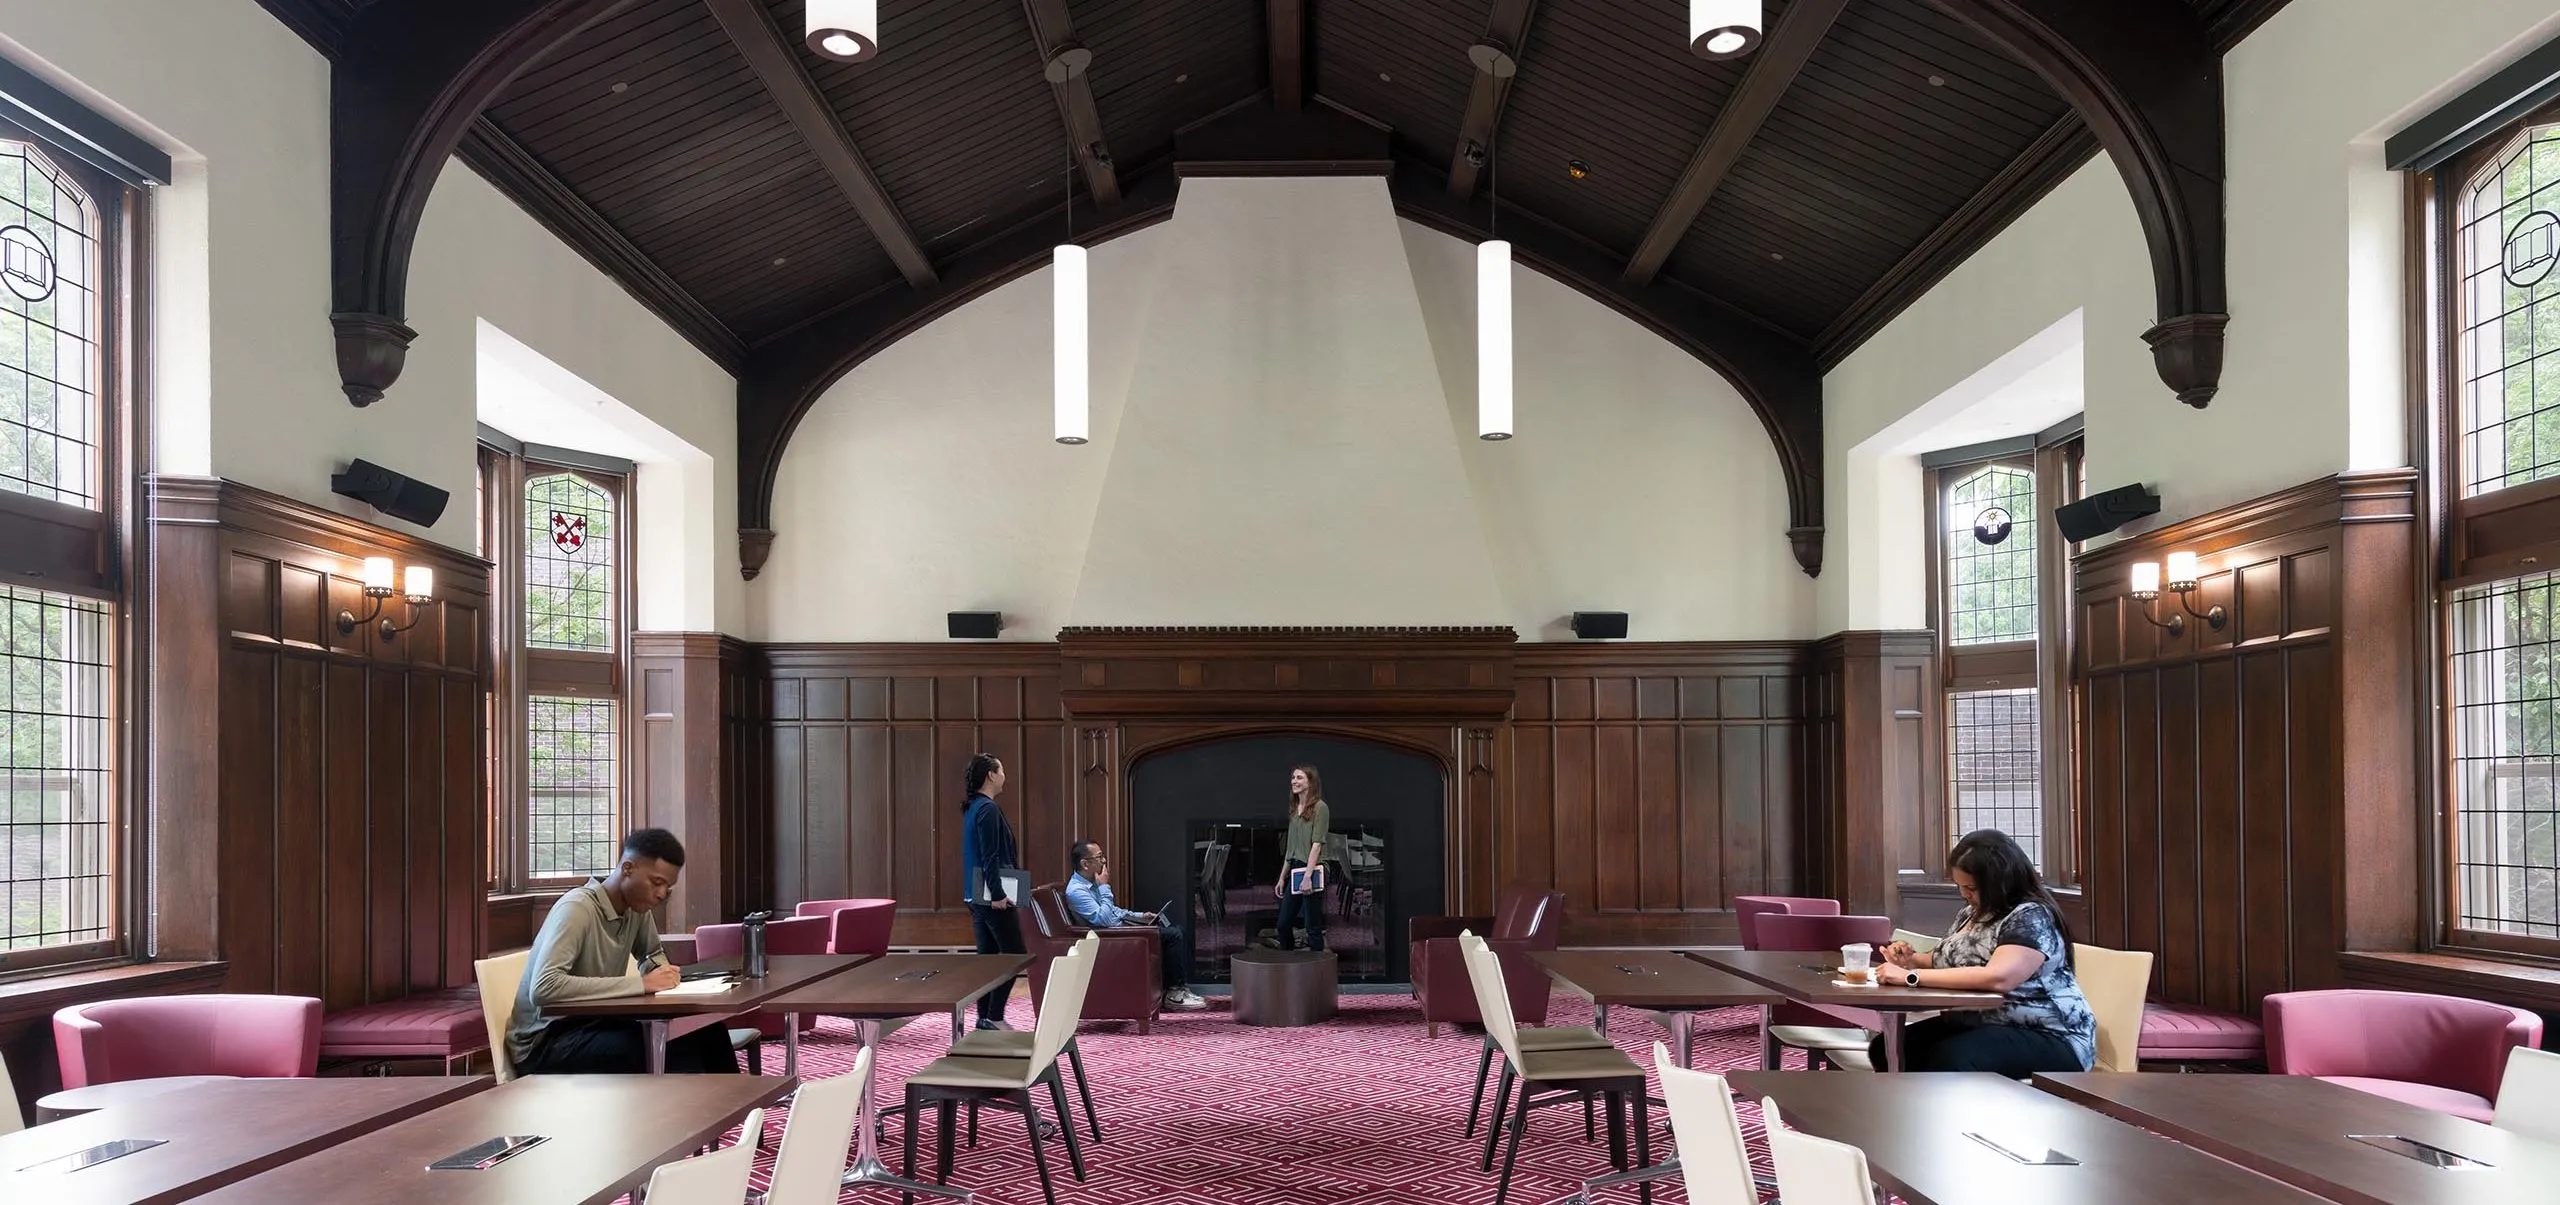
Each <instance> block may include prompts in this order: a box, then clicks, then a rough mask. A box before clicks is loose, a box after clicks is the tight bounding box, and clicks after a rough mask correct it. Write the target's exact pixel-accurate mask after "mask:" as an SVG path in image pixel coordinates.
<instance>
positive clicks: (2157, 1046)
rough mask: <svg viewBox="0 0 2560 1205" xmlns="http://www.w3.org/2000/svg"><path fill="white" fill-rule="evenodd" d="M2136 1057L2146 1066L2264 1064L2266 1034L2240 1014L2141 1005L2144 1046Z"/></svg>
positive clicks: (2169, 1006) (2203, 1009) (2154, 1004)
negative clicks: (2163, 1064) (2147, 1064)
mask: <svg viewBox="0 0 2560 1205" xmlns="http://www.w3.org/2000/svg"><path fill="white" fill-rule="evenodd" d="M2135 1057H2136V1058H2138V1059H2140V1060H2141V1061H2142V1062H2145V1063H2264V1062H2266V1061H2267V1035H2266V1031H2265V1030H2263V1029H2261V1028H2259V1026H2258V1023H2257V1022H2255V1021H2252V1020H2250V1019H2249V1018H2247V1017H2244V1016H2241V1015H2240V1014H2238V1013H2226V1012H2220V1011H2217V1010H2215V1009H2210V1008H2199V1007H2197V1006H2195V1005H2192V1004H2159V1003H2152V1004H2146V1005H2143V1006H2142V1043H2141V1045H2140V1046H2139V1047H2137V1048H2136V1052H2135Z"/></svg>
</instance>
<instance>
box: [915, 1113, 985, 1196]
mask: <svg viewBox="0 0 2560 1205" xmlns="http://www.w3.org/2000/svg"><path fill="white" fill-rule="evenodd" d="M969 1107H970V1108H972V1109H975V1108H976V1107H977V1102H976V1101H971V1102H969ZM957 1108H958V1105H957V1103H956V1102H953V1101H948V1100H946V1101H943V1102H942V1104H941V1106H940V1107H938V1108H936V1109H935V1110H934V1111H933V1113H934V1117H933V1120H934V1125H935V1130H934V1136H933V1142H934V1157H935V1159H936V1164H935V1166H934V1169H933V1182H934V1183H936V1184H949V1183H950V1182H951V1139H952V1137H953V1131H954V1130H957V1129H958V1128H959V1127H958V1126H957V1125H956V1124H955V1123H956V1122H958V1121H959V1120H960V1119H959V1116H958V1114H957ZM907 1124H909V1125H913V1124H915V1123H914V1121H912V1120H910V1121H909V1122H908V1123H907Z"/></svg>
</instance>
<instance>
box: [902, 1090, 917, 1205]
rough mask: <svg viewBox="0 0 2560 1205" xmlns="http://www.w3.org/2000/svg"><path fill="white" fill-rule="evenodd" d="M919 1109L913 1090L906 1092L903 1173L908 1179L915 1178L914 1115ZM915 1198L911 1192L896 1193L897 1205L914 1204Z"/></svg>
mask: <svg viewBox="0 0 2560 1205" xmlns="http://www.w3.org/2000/svg"><path fill="white" fill-rule="evenodd" d="M919 1109H920V1106H919V1105H917V1103H916V1094H915V1093H913V1092H909V1093H907V1113H906V1125H905V1126H904V1127H902V1128H903V1129H905V1130H906V1131H907V1170H906V1172H905V1173H904V1174H905V1176H906V1178H907V1179H910V1180H913V1179H915V1178H916V1115H917V1113H918V1111H919ZM915 1199H916V1195H915V1194H914V1193H911V1192H901V1193H899V1194H898V1203H899V1205H915Z"/></svg>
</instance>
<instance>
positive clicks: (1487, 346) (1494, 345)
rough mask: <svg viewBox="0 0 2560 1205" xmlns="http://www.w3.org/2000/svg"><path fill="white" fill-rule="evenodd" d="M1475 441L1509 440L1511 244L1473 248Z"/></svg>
mask: <svg viewBox="0 0 2560 1205" xmlns="http://www.w3.org/2000/svg"><path fill="white" fill-rule="evenodd" d="M1476 437H1477V438H1479V439H1509V438H1511V244H1509V243H1506V242H1504V241H1502V240H1501V239H1486V240H1485V241H1483V242H1481V243H1477V244H1476Z"/></svg>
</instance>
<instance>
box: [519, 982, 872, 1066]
mask: <svg viewBox="0 0 2560 1205" xmlns="http://www.w3.org/2000/svg"><path fill="white" fill-rule="evenodd" d="M874 957H876V956H875V955H870V954H775V955H772V956H770V957H768V958H767V959H765V977H764V978H762V979H748V978H746V977H744V976H740V977H739V978H737V979H736V980H734V981H732V982H731V983H730V985H729V988H728V990H727V991H721V992H708V993H704V994H702V995H684V996H668V995H648V996H614V997H611V998H608V999H604V1000H579V1001H574V1002H572V1003H567V1004H548V1005H544V1006H543V1009H542V1011H543V1012H545V1013H548V1014H550V1015H551V1016H554V1017H619V1018H622V1019H624V1020H630V1021H638V1022H640V1025H641V1028H642V1029H644V1030H646V1031H647V1036H646V1037H645V1039H644V1040H643V1041H642V1042H641V1045H642V1046H644V1047H646V1048H647V1050H648V1054H649V1074H651V1075H664V1074H666V1071H667V1022H669V1021H672V1020H674V1019H676V1018H678V1017H727V1016H734V1015H736V1014H738V1013H744V1012H754V1011H756V1010H757V1009H764V1008H775V1006H774V1005H772V1004H771V1003H769V1002H770V1001H771V1000H773V999H774V998H775V997H777V996H781V995H784V994H786V993H788V992H790V991H792V990H793V989H795V988H799V987H803V986H806V985H808V984H810V983H813V982H816V981H817V980H820V979H824V978H826V977H827V976H829V975H833V974H837V973H838V972H842V971H848V970H851V969H853V968H854V967H857V966H860V965H862V964H863V963H865V962H868V961H870V960H871V959H872V958H874ZM745 965H746V963H745V960H744V959H741V958H714V959H710V960H708V961H706V962H698V963H695V964H693V965H692V966H690V967H687V968H685V969H686V970H688V971H691V970H700V969H702V968H704V967H721V968H726V969H729V970H737V969H739V968H741V967H743V966H745ZM775 1011H778V1012H779V1011H786V1010H782V1009H778V1008H775ZM782 1074H783V1075H785V1076H796V1075H798V1074H800V1025H799V1022H798V1020H797V1019H796V1018H795V1019H794V1020H793V1021H792V1023H790V1024H788V1025H785V1026H783V1027H782Z"/></svg>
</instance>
